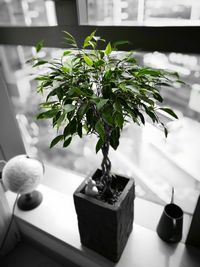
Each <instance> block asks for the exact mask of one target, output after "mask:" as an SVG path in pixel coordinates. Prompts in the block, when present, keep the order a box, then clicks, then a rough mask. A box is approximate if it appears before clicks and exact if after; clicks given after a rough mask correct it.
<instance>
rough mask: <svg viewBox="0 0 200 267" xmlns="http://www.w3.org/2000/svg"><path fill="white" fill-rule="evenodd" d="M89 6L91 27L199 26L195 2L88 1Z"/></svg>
mask: <svg viewBox="0 0 200 267" xmlns="http://www.w3.org/2000/svg"><path fill="white" fill-rule="evenodd" d="M86 3H87V4H86V5H87V9H88V24H91V25H135V24H139V25H183V23H184V24H187V25H195V24H197V25H199V24H200V3H199V2H198V1H195V0H193V1H188V0H169V1H165V0H102V1H98V0H87V2H86ZM80 12H81V9H80Z"/></svg>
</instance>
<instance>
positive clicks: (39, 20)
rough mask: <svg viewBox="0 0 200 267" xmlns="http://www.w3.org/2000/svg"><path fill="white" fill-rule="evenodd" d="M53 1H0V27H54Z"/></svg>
mask: <svg viewBox="0 0 200 267" xmlns="http://www.w3.org/2000/svg"><path fill="white" fill-rule="evenodd" d="M56 24H57V22H56V15H55V6H54V1H52V0H47V1H41V0H10V1H6V0H0V25H4V26H48V25H49V26H52V25H56Z"/></svg>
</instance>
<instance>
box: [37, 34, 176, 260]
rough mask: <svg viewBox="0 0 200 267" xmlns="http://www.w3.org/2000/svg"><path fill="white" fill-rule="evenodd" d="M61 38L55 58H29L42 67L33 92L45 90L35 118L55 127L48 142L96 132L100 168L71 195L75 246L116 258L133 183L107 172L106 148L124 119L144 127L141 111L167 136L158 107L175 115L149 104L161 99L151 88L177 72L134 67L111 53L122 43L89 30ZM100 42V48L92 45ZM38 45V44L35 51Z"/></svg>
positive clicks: (127, 226)
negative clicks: (76, 228)
mask: <svg viewBox="0 0 200 267" xmlns="http://www.w3.org/2000/svg"><path fill="white" fill-rule="evenodd" d="M65 40H66V45H67V46H68V47H70V48H71V49H69V50H65V51H64V52H63V55H62V57H61V58H60V59H51V60H41V59H38V58H33V59H32V62H33V67H36V66H39V65H45V67H46V68H47V69H48V71H47V72H46V73H45V74H43V75H38V76H37V77H36V80H38V81H39V84H38V88H37V91H38V93H42V94H44V95H45V101H44V102H43V103H41V104H40V106H41V107H42V108H43V109H44V110H43V111H42V112H40V113H39V114H38V115H37V119H52V127H55V128H57V136H56V137H55V138H54V139H53V140H52V142H51V145H50V147H53V146H55V145H56V144H57V143H59V142H62V143H63V147H64V148H66V147H67V146H69V145H70V143H71V141H72V139H73V137H74V136H75V135H78V136H79V137H80V138H82V137H83V135H85V134H86V135H87V134H94V135H96V137H97V144H96V153H97V152H98V151H100V150H101V151H102V154H103V160H102V163H101V169H98V170H97V171H96V172H95V174H94V175H93V176H92V177H91V179H90V180H88V179H87V181H84V182H83V184H81V185H80V187H79V188H78V189H77V190H76V192H75V193H74V202H75V208H76V212H77V216H78V225H79V232H80V237H81V242H82V244H83V245H85V246H87V247H89V248H92V249H93V250H95V251H97V252H99V253H100V254H102V255H103V256H105V257H107V258H109V259H111V260H112V261H118V260H119V258H120V255H121V253H122V251H123V249H124V247H125V245H126V242H127V239H128V237H129V235H130V233H131V230H132V224H133V213H134V212H133V202H134V197H135V190H134V188H135V187H134V180H133V179H128V178H127V177H122V176H120V175H114V174H113V173H111V161H110V159H109V148H110V147H112V148H113V149H115V150H116V149H117V147H118V145H119V139H120V134H121V131H122V130H123V128H124V125H125V124H126V123H127V122H130V121H132V122H134V123H137V124H139V125H140V124H145V120H146V116H148V117H150V119H151V120H152V121H153V123H160V124H161V125H162V126H163V129H164V133H165V135H166V136H167V129H166V127H165V125H164V124H163V123H162V122H161V121H160V118H159V116H158V110H159V109H160V110H162V111H164V112H166V113H168V114H170V115H171V116H173V117H175V118H177V116H176V114H175V113H174V112H173V111H172V110H171V109H170V108H168V107H159V106H158V105H157V103H158V102H162V101H163V99H162V97H161V95H160V92H159V89H160V87H161V86H162V85H170V84H172V83H173V81H174V80H178V75H177V74H176V73H170V72H167V71H164V70H158V69H152V68H149V67H142V66H139V65H138V64H137V61H136V60H135V58H134V56H133V52H128V53H116V51H117V47H118V45H120V44H122V43H124V42H116V43H114V44H111V43H110V42H108V43H106V41H105V40H103V39H102V38H100V37H98V36H96V32H95V31H94V32H92V33H91V34H90V35H89V36H87V37H86V38H85V39H84V40H83V45H82V47H80V48H79V47H78V45H77V42H76V40H75V38H74V37H73V36H72V35H71V34H69V33H68V32H65ZM100 42H102V43H104V44H105V48H104V50H100V49H99V48H98V45H99V43H100ZM41 47H42V43H41V42H40V43H39V44H38V45H37V47H36V49H37V51H39V50H40V49H41Z"/></svg>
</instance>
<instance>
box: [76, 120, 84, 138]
mask: <svg viewBox="0 0 200 267" xmlns="http://www.w3.org/2000/svg"><path fill="white" fill-rule="evenodd" d="M77 133H78V135H79V137H80V138H82V135H83V132H82V123H81V122H79V124H78V127H77Z"/></svg>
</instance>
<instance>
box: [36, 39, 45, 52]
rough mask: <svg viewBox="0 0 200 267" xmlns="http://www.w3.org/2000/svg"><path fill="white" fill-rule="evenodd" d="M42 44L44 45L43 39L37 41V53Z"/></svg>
mask: <svg viewBox="0 0 200 267" xmlns="http://www.w3.org/2000/svg"><path fill="white" fill-rule="evenodd" d="M43 46H44V40H41V41H39V42H38V43H37V44H36V46H35V48H36V52H37V53H38V52H39V51H40V50H41V49H42V47H43Z"/></svg>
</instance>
